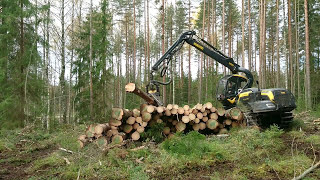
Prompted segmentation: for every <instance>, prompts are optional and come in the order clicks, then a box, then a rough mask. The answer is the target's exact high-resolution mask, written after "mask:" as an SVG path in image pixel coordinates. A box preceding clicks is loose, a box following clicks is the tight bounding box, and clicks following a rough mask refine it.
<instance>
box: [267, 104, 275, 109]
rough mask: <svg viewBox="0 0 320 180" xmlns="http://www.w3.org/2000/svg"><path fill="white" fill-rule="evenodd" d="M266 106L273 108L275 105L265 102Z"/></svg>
mask: <svg viewBox="0 0 320 180" xmlns="http://www.w3.org/2000/svg"><path fill="white" fill-rule="evenodd" d="M266 106H267V107H268V108H275V107H276V106H275V105H274V104H272V103H267V104H266Z"/></svg>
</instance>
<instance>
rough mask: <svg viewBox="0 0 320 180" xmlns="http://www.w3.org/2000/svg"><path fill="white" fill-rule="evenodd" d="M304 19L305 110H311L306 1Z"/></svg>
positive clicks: (305, 0) (306, 3) (306, 2)
mask: <svg viewBox="0 0 320 180" xmlns="http://www.w3.org/2000/svg"><path fill="white" fill-rule="evenodd" d="M304 19H305V32H306V35H305V36H306V39H305V41H306V42H305V44H306V47H305V48H306V49H305V50H306V75H305V76H306V90H305V94H306V97H307V99H306V104H307V109H311V104H312V103H311V86H310V49H309V43H310V41H309V18H308V1H307V0H304Z"/></svg>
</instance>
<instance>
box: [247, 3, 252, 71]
mask: <svg viewBox="0 0 320 180" xmlns="http://www.w3.org/2000/svg"><path fill="white" fill-rule="evenodd" d="M248 11H249V12H248V29H249V33H248V36H249V45H248V63H249V66H248V67H249V71H251V66H252V62H251V61H252V60H251V45H252V37H251V3H250V0H248Z"/></svg>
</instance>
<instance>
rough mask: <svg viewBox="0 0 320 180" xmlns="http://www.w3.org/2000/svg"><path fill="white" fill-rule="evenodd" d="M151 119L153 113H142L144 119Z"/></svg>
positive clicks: (145, 120) (146, 120)
mask: <svg viewBox="0 0 320 180" xmlns="http://www.w3.org/2000/svg"><path fill="white" fill-rule="evenodd" d="M150 120H151V114H150V113H148V112H144V113H142V121H144V122H148V121H150Z"/></svg>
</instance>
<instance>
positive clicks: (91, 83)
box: [89, 0, 93, 121]
mask: <svg viewBox="0 0 320 180" xmlns="http://www.w3.org/2000/svg"><path fill="white" fill-rule="evenodd" d="M92 13H93V9H92V0H91V1H90V34H89V44H90V49H89V61H90V67H89V68H90V70H89V71H90V120H91V121H93V87H92V86H93V82H92V65H93V60H92Z"/></svg>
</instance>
